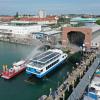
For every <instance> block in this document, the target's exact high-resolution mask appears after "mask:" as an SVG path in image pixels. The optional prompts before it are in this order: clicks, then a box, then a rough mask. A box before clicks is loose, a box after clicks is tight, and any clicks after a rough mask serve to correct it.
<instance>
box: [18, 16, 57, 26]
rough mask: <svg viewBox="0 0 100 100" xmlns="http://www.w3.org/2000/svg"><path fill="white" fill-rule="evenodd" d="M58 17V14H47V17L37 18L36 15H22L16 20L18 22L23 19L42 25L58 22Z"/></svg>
mask: <svg viewBox="0 0 100 100" xmlns="http://www.w3.org/2000/svg"><path fill="white" fill-rule="evenodd" d="M57 20H58V17H57V16H47V17H45V18H39V17H38V18H37V17H36V18H35V17H30V18H29V17H22V18H19V19H18V20H16V21H17V22H20V21H23V22H30V23H36V24H40V25H45V24H57Z"/></svg>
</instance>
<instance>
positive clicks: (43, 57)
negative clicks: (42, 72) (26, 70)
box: [30, 51, 61, 68]
mask: <svg viewBox="0 0 100 100" xmlns="http://www.w3.org/2000/svg"><path fill="white" fill-rule="evenodd" d="M60 55H61V54H60V53H58V52H53V51H47V52H45V53H43V54H40V55H39V56H37V57H35V58H33V59H32V60H31V62H30V65H31V66H35V67H38V68H42V67H44V65H45V64H47V63H49V62H51V61H53V60H54V59H56V58H58V57H59V56H60Z"/></svg>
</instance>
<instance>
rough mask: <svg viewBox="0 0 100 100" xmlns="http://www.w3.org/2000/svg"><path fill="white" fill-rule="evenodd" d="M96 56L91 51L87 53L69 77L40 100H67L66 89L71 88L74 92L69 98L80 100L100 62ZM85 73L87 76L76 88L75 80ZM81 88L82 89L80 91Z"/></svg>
mask: <svg viewBox="0 0 100 100" xmlns="http://www.w3.org/2000/svg"><path fill="white" fill-rule="evenodd" d="M95 58H96V54H95V53H90V54H87V55H85V57H84V58H83V60H82V61H81V63H80V64H79V65H77V68H76V69H74V70H73V71H72V73H71V74H69V75H68V78H67V79H66V80H65V81H64V82H63V83H62V84H61V85H60V86H59V87H58V88H57V89H56V90H55V91H53V92H51V93H50V94H49V96H46V95H43V96H42V97H40V98H39V100H60V99H61V98H62V99H63V100H65V99H64V98H65V92H66V91H68V92H69V91H70V90H71V92H72V93H71V95H70V96H69V98H68V100H78V98H80V97H81V96H82V93H83V92H84V90H85V88H86V86H87V85H88V84H89V82H90V81H89V82H88V80H89V79H91V77H92V76H93V74H94V72H95V70H96V68H97V66H98V64H99V61H100V59H99V58H96V59H95ZM93 61H94V62H93ZM91 64H92V65H91ZM90 65H91V66H90ZM87 70H88V71H87ZM86 71H87V72H86ZM83 74H85V75H84V77H85V78H84V77H83V78H82V79H81V81H80V82H81V83H80V82H79V84H78V85H77V87H76V88H75V82H76V80H77V78H81V77H82V76H83ZM87 78H88V80H87ZM84 82H85V83H84ZM82 83H83V84H82ZM80 84H82V86H81V85H80ZM79 87H80V88H79ZM83 87H84V88H83ZM79 89H80V90H81V91H79ZM76 94H77V95H76ZM76 97H77V98H76Z"/></svg>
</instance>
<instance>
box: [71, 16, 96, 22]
mask: <svg viewBox="0 0 100 100" xmlns="http://www.w3.org/2000/svg"><path fill="white" fill-rule="evenodd" d="M96 20H97V19H96V18H82V17H74V18H72V19H71V20H70V21H71V22H88V23H95V22H96Z"/></svg>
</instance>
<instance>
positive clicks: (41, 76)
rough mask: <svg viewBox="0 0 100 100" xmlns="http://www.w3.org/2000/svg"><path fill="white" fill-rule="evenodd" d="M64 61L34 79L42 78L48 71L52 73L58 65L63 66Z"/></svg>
mask: <svg viewBox="0 0 100 100" xmlns="http://www.w3.org/2000/svg"><path fill="white" fill-rule="evenodd" d="M64 61H65V59H64V60H62V61H61V62H59V63H58V64H56V65H55V66H53V67H52V68H51V69H49V70H47V71H46V72H45V73H43V74H40V75H39V74H38V75H36V77H38V78H42V77H43V76H45V75H46V74H48V73H49V72H50V71H52V70H53V69H55V68H56V67H58V66H59V65H61V64H63V63H64Z"/></svg>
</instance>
